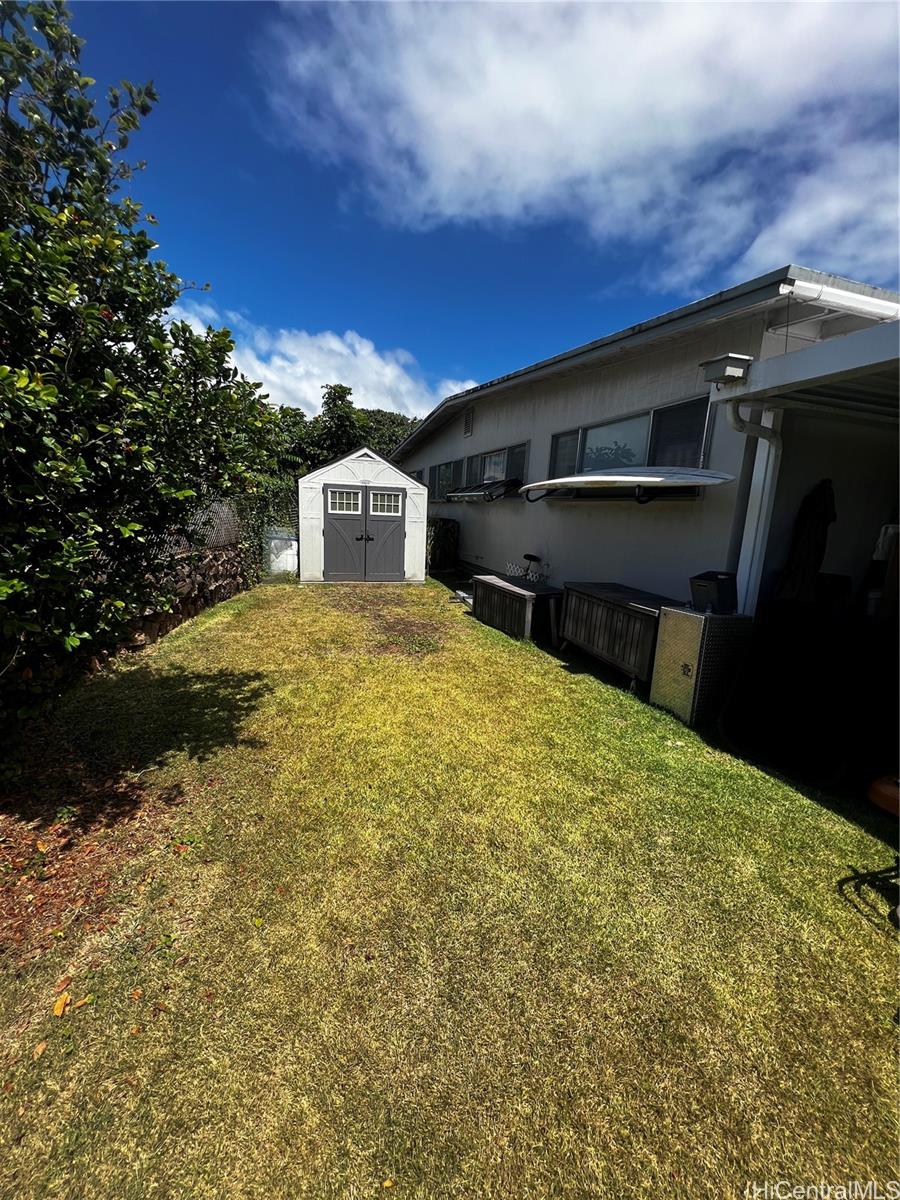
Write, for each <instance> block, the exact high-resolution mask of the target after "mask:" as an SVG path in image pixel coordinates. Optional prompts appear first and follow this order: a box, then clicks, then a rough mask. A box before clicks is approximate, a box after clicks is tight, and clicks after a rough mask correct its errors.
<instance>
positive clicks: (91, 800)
mask: <svg viewBox="0 0 900 1200" xmlns="http://www.w3.org/2000/svg"><path fill="white" fill-rule="evenodd" d="M269 690H270V688H269V685H268V684H267V682H266V680H265V676H264V675H262V674H261V673H259V672H252V671H243V672H232V671H222V670H217V671H191V670H185V669H183V668H175V667H167V668H166V669H165V670H158V669H157V670H152V669H151V668H150V666H149V665H147V664H141V665H139V666H134V667H131V668H130V669H128V670H125V671H110V672H108V673H105V674H102V675H98V676H96V677H95V678H93V679H91V680H89V681H86V682H85V683H84V684H83V685H82V686H81V687H78V688H76V689H75V690H74V691H73V692H70V693H69V694H68V695H67V696H66V697H65V699H64V700H63V702H62V703H61V704H60V705H59V707H58V708H57V709H56V710H55V711H54V712H52V713H50V714H49V715H48V716H46V717H44V718H43V719H41V720H39V721H37V722H35V723H34V724H33V725H31V726H29V727H28V729H27V730H26V731H25V734H24V736H23V739H22V742H21V744H20V746H19V747H18V748H17V751H16V753H15V755H14V758H13V760H12V762H11V763H9V764H8V769H7V771H6V778H5V780H4V781H3V784H2V793H0V806H2V808H3V810H5V811H6V812H7V813H10V814H12V815H15V816H18V817H19V818H21V819H23V820H26V821H28V822H37V823H38V824H39V825H51V824H54V823H57V822H59V821H64V822H65V823H66V824H67V825H68V826H69V827H70V828H72V829H73V830H74V829H77V828H82V829H83V828H87V827H90V826H94V825H98V824H102V825H111V824H113V823H115V822H116V821H118V820H120V819H122V818H125V817H128V816H130V815H131V814H132V813H133V812H134V811H135V809H137V808H139V807H141V806H142V805H143V804H144V803H145V802H146V800H147V799H148V794H149V793H148V780H146V779H144V776H145V775H147V774H148V773H149V772H151V771H152V770H153V769H155V768H158V767H161V766H164V765H165V764H166V763H167V762H169V761H170V760H171V759H173V758H174V757H175V756H178V755H184V756H186V757H187V758H189V759H193V760H195V761H200V762H202V761H204V760H206V759H209V758H211V757H212V756H213V755H214V754H215V753H216V752H217V751H218V750H219V749H221V748H223V747H226V746H249V747H253V746H258V745H259V744H260V743H259V742H258V741H256V740H255V739H254V738H252V737H248V736H247V735H246V734H244V733H243V732H242V729H243V726H244V723H245V722H246V720H247V719H248V717H249V716H250V714H251V713H252V712H253V711H254V710H255V708H256V707H257V706H258V704H259V703H260V701H261V700H262V698H263V696H264V695H265V694H266V693H267V692H268V691H269ZM153 798H154V800H155V801H156V802H160V801H162V802H163V803H165V804H172V803H177V802H178V801H179V800H180V799H181V789H180V788H179V787H178V786H177V785H176V786H174V787H169V788H165V789H161V790H160V789H154V793H153Z"/></svg>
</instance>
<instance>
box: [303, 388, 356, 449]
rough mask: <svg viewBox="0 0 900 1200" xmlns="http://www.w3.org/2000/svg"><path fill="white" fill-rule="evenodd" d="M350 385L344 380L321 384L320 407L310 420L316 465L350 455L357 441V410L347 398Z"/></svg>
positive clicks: (310, 440) (349, 392) (310, 441)
mask: <svg viewBox="0 0 900 1200" xmlns="http://www.w3.org/2000/svg"><path fill="white" fill-rule="evenodd" d="M351 395H352V388H348V387H346V386H345V385H344V384H343V383H327V384H324V385H323V387H322V408H321V410H320V411H319V413H318V415H317V416H315V417H313V419H312V420H311V421H310V423H309V445H310V451H311V457H312V458H314V460H315V466H317V467H319V466H322V465H323V464H324V463H327V462H331V460H332V459H333V458H340V457H341V455H343V454H349V453H350V451H351V450H355V449H356V448H357V446H358V445H359V444H360V427H359V420H358V417H357V412H356V409H355V408H354V407H353V401H352V400H351V399H350V396H351Z"/></svg>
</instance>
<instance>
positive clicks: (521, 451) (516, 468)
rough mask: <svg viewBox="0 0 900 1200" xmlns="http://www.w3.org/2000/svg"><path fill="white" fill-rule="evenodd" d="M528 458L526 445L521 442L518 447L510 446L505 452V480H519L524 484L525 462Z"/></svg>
mask: <svg viewBox="0 0 900 1200" xmlns="http://www.w3.org/2000/svg"><path fill="white" fill-rule="evenodd" d="M527 458H528V443H527V442H522V443H521V444H520V445H518V446H510V448H509V449H508V450H507V451H506V475H505V476H504V478H505V479H521V480H522V482H523V483H524V482H525V461H526V459H527Z"/></svg>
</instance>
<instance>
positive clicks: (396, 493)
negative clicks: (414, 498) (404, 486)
mask: <svg viewBox="0 0 900 1200" xmlns="http://www.w3.org/2000/svg"><path fill="white" fill-rule="evenodd" d="M376 496H391V497H392V498H394V499H396V501H397V508H396V510H394V509H391V511H390V512H388V511H387V510H386V509H379V508H376V507H375V497H376ZM369 516H370V517H402V516H403V493H402V492H401V491H400V490H399V488H375V487H370V488H369Z"/></svg>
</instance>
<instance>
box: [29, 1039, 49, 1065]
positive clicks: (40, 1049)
mask: <svg viewBox="0 0 900 1200" xmlns="http://www.w3.org/2000/svg"><path fill="white" fill-rule="evenodd" d="M46 1049H47V1043H46V1042H38V1044H37V1045H36V1046H35V1048H34V1049H33V1050H32V1052H31V1057H32V1058H33V1059H34V1061H35V1062H37V1060H38V1059H39V1058H40V1057H41V1055H42V1054H43V1053H44V1051H45V1050H46Z"/></svg>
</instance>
